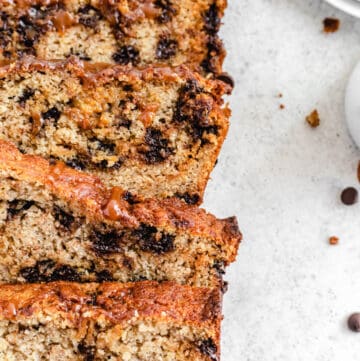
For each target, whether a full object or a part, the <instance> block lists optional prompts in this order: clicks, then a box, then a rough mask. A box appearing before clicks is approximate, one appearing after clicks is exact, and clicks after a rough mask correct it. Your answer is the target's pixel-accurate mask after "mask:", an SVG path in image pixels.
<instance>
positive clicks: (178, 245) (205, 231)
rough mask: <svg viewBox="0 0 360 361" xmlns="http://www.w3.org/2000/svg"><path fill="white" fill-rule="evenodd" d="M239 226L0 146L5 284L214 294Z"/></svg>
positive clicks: (1, 274)
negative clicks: (171, 287) (183, 288)
mask: <svg viewBox="0 0 360 361" xmlns="http://www.w3.org/2000/svg"><path fill="white" fill-rule="evenodd" d="M240 239H241V234H240V232H239V230H238V226H237V221H236V219H235V218H228V219H224V220H218V219H216V218H215V217H214V216H212V215H210V214H207V213H206V212H205V211H204V210H202V209H199V208H197V207H195V206H190V205H186V204H185V203H184V202H182V201H180V200H178V199H176V198H175V199H172V198H169V199H165V200H155V199H143V200H141V199H136V198H135V197H133V196H132V195H131V193H129V192H124V191H122V190H121V189H120V188H117V187H115V188H114V189H112V190H111V191H110V190H108V189H106V188H105V187H104V186H103V184H102V183H101V182H100V181H99V180H98V179H97V178H96V177H94V176H91V175H87V174H85V173H82V172H80V171H77V170H74V169H72V168H68V167H66V166H65V165H64V164H63V163H56V164H49V163H48V162H47V161H45V160H44V159H42V158H40V157H37V156H31V155H23V154H21V153H20V152H19V151H18V150H17V149H16V147H15V146H14V145H12V144H11V143H9V142H5V141H0V282H5V283H14V282H20V283H21V282H35V283H36V282H48V281H56V280H67V281H77V282H86V281H98V282H100V281H110V280H116V281H121V282H129V281H137V280H143V279H147V280H156V281H166V280H168V281H175V282H178V283H180V284H189V285H193V286H205V287H217V286H218V285H219V283H221V275H222V274H223V272H224V268H225V266H227V265H228V264H230V263H231V262H233V261H234V260H235V258H236V254H237V249H238V245H239V242H240Z"/></svg>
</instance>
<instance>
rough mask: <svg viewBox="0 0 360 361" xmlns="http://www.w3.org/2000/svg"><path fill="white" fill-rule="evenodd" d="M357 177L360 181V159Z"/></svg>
mask: <svg viewBox="0 0 360 361" xmlns="http://www.w3.org/2000/svg"><path fill="white" fill-rule="evenodd" d="M357 177H358V180H359V182H360V160H359V164H358V169H357Z"/></svg>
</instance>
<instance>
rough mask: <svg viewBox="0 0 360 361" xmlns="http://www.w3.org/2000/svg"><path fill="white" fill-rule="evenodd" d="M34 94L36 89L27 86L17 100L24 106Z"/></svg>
mask: <svg viewBox="0 0 360 361" xmlns="http://www.w3.org/2000/svg"><path fill="white" fill-rule="evenodd" d="M34 94H35V90H34V89H30V88H25V89H24V90H23V92H22V94H21V95H20V96H19V98H18V100H17V102H18V103H20V104H21V105H22V106H24V105H25V103H26V101H27V100H29V99H30V98H31V97H32V96H33V95H34Z"/></svg>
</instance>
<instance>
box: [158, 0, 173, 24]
mask: <svg viewBox="0 0 360 361" xmlns="http://www.w3.org/2000/svg"><path fill="white" fill-rule="evenodd" d="M154 5H155V6H156V7H158V8H160V9H161V15H159V16H158V17H157V18H156V20H157V21H158V22H159V23H161V24H165V23H168V22H169V21H170V20H171V19H172V17H173V16H174V15H175V14H176V10H175V8H174V7H173V4H172V2H171V1H170V0H156V1H155V2H154Z"/></svg>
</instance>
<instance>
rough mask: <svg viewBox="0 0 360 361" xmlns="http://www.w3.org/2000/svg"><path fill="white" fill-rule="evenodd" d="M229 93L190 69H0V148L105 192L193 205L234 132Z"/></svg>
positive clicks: (71, 64)
mask: <svg viewBox="0 0 360 361" xmlns="http://www.w3.org/2000/svg"><path fill="white" fill-rule="evenodd" d="M227 88H228V87H227V85H226V84H225V83H223V82H220V81H214V80H206V79H204V78H202V77H200V76H199V75H197V74H195V73H192V72H191V71H189V70H188V69H187V68H185V67H183V66H181V67H178V68H175V69H170V68H167V67H147V68H144V69H131V68H129V67H122V66H113V67H107V66H101V65H93V64H92V65H90V64H85V63H83V62H81V61H78V60H77V59H75V58H72V59H70V60H67V61H64V62H47V61H39V60H36V59H33V58H31V59H26V60H24V61H22V62H18V63H13V64H10V65H8V66H4V67H1V68H0V138H1V139H5V140H11V141H13V142H15V143H16V145H17V146H18V147H19V148H20V150H21V151H22V152H25V153H34V154H38V155H41V156H44V157H46V158H47V159H60V160H62V161H64V162H66V163H67V165H69V166H72V167H74V168H77V169H81V170H84V171H87V172H92V173H95V174H96V175H98V176H99V177H100V178H101V180H102V181H103V182H104V183H105V184H106V185H107V186H110V187H111V186H116V185H121V187H122V188H124V189H126V190H129V191H130V192H133V193H135V194H140V195H146V196H148V197H153V196H156V197H169V196H174V195H175V196H178V197H179V198H182V199H184V200H186V201H187V202H188V203H193V204H196V203H199V202H201V199H202V196H203V192H204V189H205V186H206V183H207V180H208V178H209V174H210V172H211V170H212V168H213V166H214V164H215V162H216V159H217V156H218V153H219V151H220V148H221V145H222V143H223V141H224V138H225V136H226V133H227V130H228V116H229V113H230V111H229V109H227V107H225V108H223V107H222V104H223V100H222V99H221V96H222V95H223V94H224V92H226V89H227Z"/></svg>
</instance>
